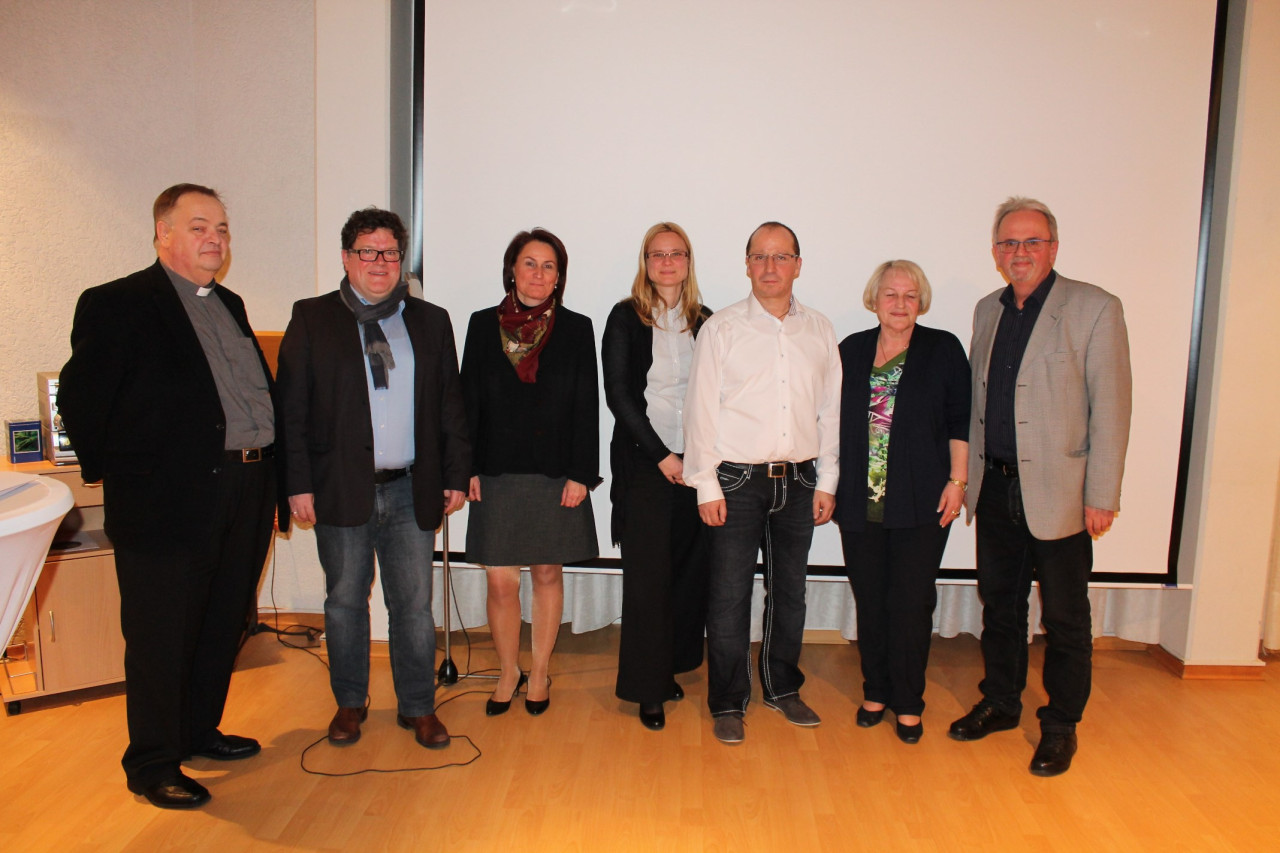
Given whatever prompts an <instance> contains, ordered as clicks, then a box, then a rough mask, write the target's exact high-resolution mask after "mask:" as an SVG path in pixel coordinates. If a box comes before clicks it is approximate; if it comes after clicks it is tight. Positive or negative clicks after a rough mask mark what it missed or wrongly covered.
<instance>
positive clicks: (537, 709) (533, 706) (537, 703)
mask: <svg viewBox="0 0 1280 853" xmlns="http://www.w3.org/2000/svg"><path fill="white" fill-rule="evenodd" d="M550 705H551V679H550V678H548V679H547V698H546V699H530V698H529V694H528V693H526V694H525V697H524V709H525V711H527V712H528V713H529V716H531V717H536V716H538V715H539V714H541V713H542V712H543V711H545V710H547V708H548V707H549V706H550Z"/></svg>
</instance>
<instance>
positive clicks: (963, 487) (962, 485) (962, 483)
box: [947, 477, 969, 492]
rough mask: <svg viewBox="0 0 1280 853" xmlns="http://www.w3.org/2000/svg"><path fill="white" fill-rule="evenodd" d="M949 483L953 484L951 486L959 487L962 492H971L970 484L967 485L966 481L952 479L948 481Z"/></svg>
mask: <svg viewBox="0 0 1280 853" xmlns="http://www.w3.org/2000/svg"><path fill="white" fill-rule="evenodd" d="M947 482H948V483H950V484H951V485H953V486H959V487H960V491H962V492H968V491H969V484H968V483H966V482H965V481H964V480H957V479H955V478H954V477H953V478H952V479H950V480H947Z"/></svg>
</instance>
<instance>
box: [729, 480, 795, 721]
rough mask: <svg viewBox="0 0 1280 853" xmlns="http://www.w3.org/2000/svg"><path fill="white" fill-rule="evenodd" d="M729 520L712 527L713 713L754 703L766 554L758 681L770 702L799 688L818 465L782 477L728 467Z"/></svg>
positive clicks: (738, 710) (742, 707)
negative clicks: (754, 654)
mask: <svg viewBox="0 0 1280 853" xmlns="http://www.w3.org/2000/svg"><path fill="white" fill-rule="evenodd" d="M716 473H717V475H718V476H719V478H720V487H721V489H722V490H723V492H724V500H725V523H724V525H723V526H722V527H712V528H710V529H709V530H710V547H711V559H710V578H709V585H710V591H709V599H708V608H707V660H708V682H709V684H708V693H707V704H708V706H709V707H710V709H711V714H712V715H713V716H716V715H719V714H728V713H737V712H743V711H745V710H746V708H747V702H748V701H749V700H750V698H751V590H752V586H753V584H754V580H755V573H756V566H757V558H758V557H759V556H760V554H761V552H763V554H764V560H763V563H764V587H765V602H764V626H763V637H762V642H761V644H760V657H759V667H760V682H761V687H762V690H763V693H764V698H765V699H779V698H782V697H784V696H791V695H794V694H796V693H798V692H799V691H800V687H801V685H803V684H804V673H802V672H801V671H800V666H799V663H800V647H801V644H802V641H803V636H804V619H805V574H806V572H807V569H808V565H809V545H810V543H812V541H813V489H814V485H815V483H816V480H817V474H816V471H815V467H814V462H813V460H808V461H806V462H800V463H795V464H790V463H788V465H787V466H786V473H785V475H784V476H782V477H770V476H768V474H767V473H766V472H765V469H764V467H763V466H750V465H740V464H737V463H734V462H723V463H721V465H720V467H719V468H718V469H717V470H716Z"/></svg>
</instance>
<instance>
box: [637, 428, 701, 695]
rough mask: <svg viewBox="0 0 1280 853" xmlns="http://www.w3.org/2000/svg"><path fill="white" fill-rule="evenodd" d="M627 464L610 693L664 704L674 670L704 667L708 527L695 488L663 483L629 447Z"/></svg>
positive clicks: (650, 467)
mask: <svg viewBox="0 0 1280 853" xmlns="http://www.w3.org/2000/svg"><path fill="white" fill-rule="evenodd" d="M627 464H628V468H627V479H626V484H627V485H626V494H625V496H624V500H625V501H626V503H625V515H624V519H625V520H624V522H623V531H622V566H623V568H622V637H621V639H620V641H619V644H618V682H617V687H616V689H615V692H616V694H617V696H618V698H619V699H622V700H624V701H627V702H665V701H666V700H668V699H670V698H671V683H672V681H673V680H674V676H675V674H676V673H678V672H689V671H691V670H695V669H697V668H698V667H699V666H701V665H702V654H703V638H704V635H705V633H706V622H707V537H706V527H705V525H703V523H702V519H701V518H700V517H699V516H698V493H697V491H696V490H695V489H691V488H689V487H688V486H678V485H675V484H674V483H669V482H667V479H666V478H665V477H663V476H662V472H661V471H659V470H658V466H657V465H655V464H653V463H652V462H650V461H648V460H647V459H645V458H643V457H642V456H640V454H639V453H638V452H636V451H635V450H634V449H632V450H631V451H630V458H629V459H628V460H627Z"/></svg>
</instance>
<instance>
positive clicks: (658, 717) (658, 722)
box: [640, 702, 667, 732]
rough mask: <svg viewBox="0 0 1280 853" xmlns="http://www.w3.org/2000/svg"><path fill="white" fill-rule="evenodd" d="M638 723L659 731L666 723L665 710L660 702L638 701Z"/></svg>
mask: <svg viewBox="0 0 1280 853" xmlns="http://www.w3.org/2000/svg"><path fill="white" fill-rule="evenodd" d="M640 724H641V725H643V726H644V727H645V728H646V729H652V730H653V731H655V732H656V731H659V730H661V729H662V728H663V727H665V726H666V725H667V712H666V711H665V710H663V708H662V703H661V702H641V703H640Z"/></svg>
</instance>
